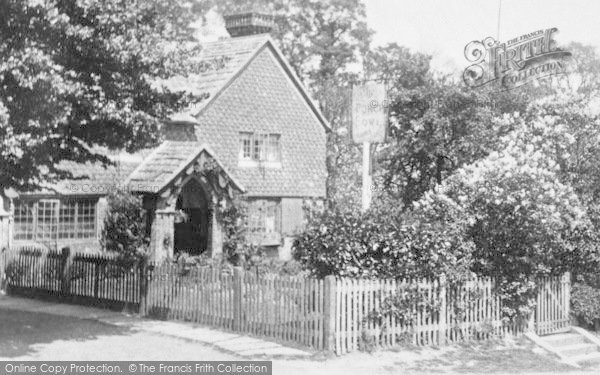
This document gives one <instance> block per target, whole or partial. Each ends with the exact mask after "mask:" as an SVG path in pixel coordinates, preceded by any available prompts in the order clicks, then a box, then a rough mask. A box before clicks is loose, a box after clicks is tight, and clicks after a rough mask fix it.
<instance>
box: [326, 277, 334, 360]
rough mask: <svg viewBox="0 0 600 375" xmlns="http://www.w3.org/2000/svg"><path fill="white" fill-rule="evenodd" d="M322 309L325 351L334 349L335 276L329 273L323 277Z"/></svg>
mask: <svg viewBox="0 0 600 375" xmlns="http://www.w3.org/2000/svg"><path fill="white" fill-rule="evenodd" d="M324 292H325V293H324V294H325V295H324V297H323V299H324V302H325V306H323V307H324V309H323V339H324V341H325V342H324V343H323V344H324V347H325V350H326V351H329V352H334V351H335V319H336V316H335V307H336V306H335V295H336V289H335V276H333V275H329V276H326V277H325V288H324Z"/></svg>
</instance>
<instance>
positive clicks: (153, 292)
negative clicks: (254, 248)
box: [143, 264, 324, 349]
mask: <svg viewBox="0 0 600 375" xmlns="http://www.w3.org/2000/svg"><path fill="white" fill-rule="evenodd" d="M148 288H149V289H148V293H147V297H146V300H145V302H144V305H143V306H144V307H143V308H144V311H143V314H146V315H149V316H152V317H156V318H162V319H174V320H183V321H191V322H196V323H202V324H208V325H213V326H217V327H222V328H227V329H231V330H235V331H237V332H244V333H251V334H255V335H262V336H269V337H274V338H277V339H279V340H282V341H289V342H296V343H300V344H304V345H307V346H311V347H313V348H315V349H323V328H324V327H323V317H324V314H323V309H324V299H323V296H324V295H323V280H317V279H311V278H305V277H286V276H276V275H260V276H257V275H255V274H253V273H250V272H244V271H243V270H242V269H241V268H234V269H230V270H226V271H223V270H218V269H213V268H209V267H205V268H192V269H189V270H186V269H182V268H181V267H179V266H177V265H174V264H162V265H160V266H159V267H155V268H151V269H150V271H149V273H148Z"/></svg>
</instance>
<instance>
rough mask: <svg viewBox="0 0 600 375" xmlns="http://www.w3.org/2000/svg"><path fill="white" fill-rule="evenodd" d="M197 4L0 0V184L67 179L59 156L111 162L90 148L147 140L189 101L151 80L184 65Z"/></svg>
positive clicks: (131, 144) (124, 145)
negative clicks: (3, 57)
mask: <svg viewBox="0 0 600 375" xmlns="http://www.w3.org/2000/svg"><path fill="white" fill-rule="evenodd" d="M195 4H200V3H198V2H194V1H187V0H174V1H168V2H165V1H162V0H134V1H127V2H123V1H120V0H106V1H90V0H78V1H76V0H48V1H36V0H27V1H21V0H7V1H2V2H0V14H2V17H1V18H0V34H1V35H2V39H1V40H0V54H2V56H6V58H5V59H3V61H2V63H1V64H0V140H1V142H0V163H1V164H2V165H3V168H2V169H1V170H0V185H2V186H11V187H16V188H28V187H31V186H35V185H39V183H40V182H41V181H48V180H52V179H57V178H61V177H67V176H68V175H69V174H68V172H66V171H64V170H62V169H60V167H59V166H57V164H58V162H60V161H61V160H73V161H77V162H86V161H102V162H104V163H110V160H109V159H107V158H106V157H105V156H103V155H102V154H100V153H99V152H98V148H95V146H103V147H107V148H110V149H121V148H126V149H127V150H129V151H133V150H136V149H138V148H140V147H145V146H146V145H149V144H152V143H153V142H155V141H156V140H157V138H158V134H159V131H158V130H159V126H160V123H161V121H162V119H164V118H165V117H168V115H170V114H171V113H172V112H173V111H176V110H178V109H179V108H181V106H183V105H185V104H187V102H188V101H189V100H190V99H191V98H188V97H184V96H183V94H182V93H172V92H169V91H168V90H166V89H164V88H163V87H161V85H158V84H155V83H156V82H157V79H158V78H165V77H169V76H171V75H173V74H175V73H180V72H185V71H187V70H188V69H189V67H190V66H192V64H188V63H186V62H187V59H188V57H189V56H192V55H194V54H195V53H196V52H197V50H198V49H197V48H195V47H193V46H192V45H193V44H191V43H190V42H192V41H193V39H192V37H193V31H192V30H191V29H189V27H188V25H189V24H190V22H191V21H192V20H193V19H194V18H195V17H197V16H198V14H199V13H198V11H199V9H200V8H199V6H198V5H195ZM8 119H10V121H9V122H8Z"/></svg>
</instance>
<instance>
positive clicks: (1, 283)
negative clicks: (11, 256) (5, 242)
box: [0, 247, 8, 294]
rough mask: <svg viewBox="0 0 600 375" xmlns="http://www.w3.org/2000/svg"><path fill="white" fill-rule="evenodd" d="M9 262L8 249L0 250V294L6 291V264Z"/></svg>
mask: <svg viewBox="0 0 600 375" xmlns="http://www.w3.org/2000/svg"><path fill="white" fill-rule="evenodd" d="M7 263H8V250H7V249H6V247H3V248H2V250H0V294H1V293H3V292H6V265H7Z"/></svg>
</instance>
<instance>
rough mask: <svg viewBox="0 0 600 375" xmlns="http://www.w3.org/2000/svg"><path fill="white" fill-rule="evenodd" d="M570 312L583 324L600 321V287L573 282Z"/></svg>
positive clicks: (592, 323)
mask: <svg viewBox="0 0 600 375" xmlns="http://www.w3.org/2000/svg"><path fill="white" fill-rule="evenodd" d="M571 314H572V315H573V316H574V317H576V318H577V319H578V320H579V321H580V322H583V323H585V324H588V325H591V326H594V324H595V323H596V324H597V322H599V321H600V289H597V288H594V287H593V286H590V285H588V284H585V283H575V284H573V288H572V289H571Z"/></svg>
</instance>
